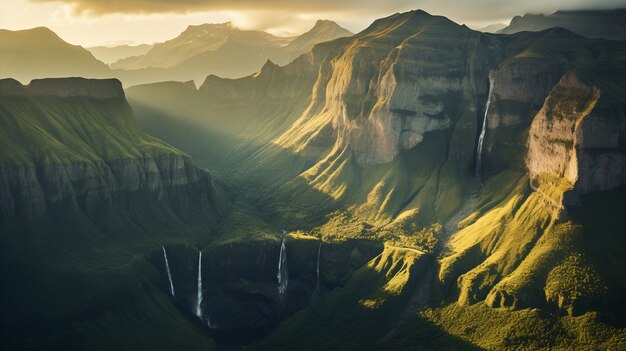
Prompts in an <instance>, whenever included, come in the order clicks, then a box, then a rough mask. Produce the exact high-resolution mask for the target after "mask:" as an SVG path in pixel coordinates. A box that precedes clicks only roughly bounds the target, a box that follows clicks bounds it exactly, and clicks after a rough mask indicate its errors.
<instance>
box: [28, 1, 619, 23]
mask: <svg viewBox="0 0 626 351" xmlns="http://www.w3.org/2000/svg"><path fill="white" fill-rule="evenodd" d="M30 1H31V2H37V3H50V2H55V3H59V2H61V3H65V4H68V5H71V8H72V11H73V13H74V14H76V15H89V16H101V15H107V14H141V15H145V14H165V13H178V14H187V13H197V12H208V11H245V12H257V13H264V14H266V13H268V12H272V11H275V12H276V14H277V15H278V16H277V19H276V21H275V23H274V25H279V23H278V19H280V18H284V16H283V14H285V13H292V14H293V15H294V17H295V15H305V14H310V13H326V14H332V13H342V14H344V16H342V17H344V18H349V17H350V16H347V15H346V14H349V15H351V16H352V17H368V19H369V18H377V17H383V16H386V15H389V14H391V13H394V12H402V11H407V10H410V9H424V10H426V11H427V12H430V13H431V14H438V15H444V16H447V17H449V18H451V19H453V20H455V21H457V22H462V23H463V22H481V21H491V20H502V19H506V18H511V17H513V16H515V15H521V14H524V13H529V12H530V13H550V12H553V11H556V10H574V9H610V8H619V7H624V3H623V0H594V1H591V0H526V1H519V0H474V1H467V0H448V1H445V2H443V1H440V0H384V1H383V0H30ZM279 14H280V15H279Z"/></svg>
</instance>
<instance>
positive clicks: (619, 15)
mask: <svg viewBox="0 0 626 351" xmlns="http://www.w3.org/2000/svg"><path fill="white" fill-rule="evenodd" d="M624 23H626V9H624V10H609V11H556V12H554V13H552V14H550V15H543V14H538V15H536V14H525V15H524V16H515V17H513V19H512V20H511V23H510V24H509V25H508V26H507V27H506V28H503V29H501V30H499V31H498V33H502V34H513V33H518V32H523V31H531V32H538V31H542V30H545V29H548V28H553V27H561V28H565V29H567V30H570V31H572V32H574V33H576V34H580V35H582V36H585V37H588V38H604V39H611V40H624V39H626V26H625V25H624Z"/></svg>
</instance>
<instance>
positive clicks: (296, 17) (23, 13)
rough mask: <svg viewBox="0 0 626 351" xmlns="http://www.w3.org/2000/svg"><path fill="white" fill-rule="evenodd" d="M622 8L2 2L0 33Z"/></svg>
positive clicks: (161, 37) (95, 34)
mask: <svg viewBox="0 0 626 351" xmlns="http://www.w3.org/2000/svg"><path fill="white" fill-rule="evenodd" d="M614 8H626V0H525V1H519V0H473V1H468V0H447V1H441V0H0V28H1V29H10V30H19V29H27V28H33V27H40V26H45V27H48V28H50V29H52V30H53V31H55V32H56V33H57V34H58V35H59V36H61V37H62V38H63V39H64V40H66V41H68V42H70V43H72V44H78V45H83V46H94V45H119V44H141V43H154V42H162V41H165V40H168V39H171V38H173V37H175V36H177V35H178V34H179V33H180V32H182V31H183V30H184V29H185V28H187V26H189V25H197V24H202V23H222V22H227V21H230V22H232V23H234V24H235V25H237V26H238V27H240V28H243V29H259V30H265V31H268V32H270V33H272V34H275V35H281V36H292V35H298V34H301V33H303V32H305V31H306V30H308V29H309V28H311V27H312V26H313V24H314V23H315V21H316V20H317V19H330V20H334V21H336V22H337V23H339V24H340V25H341V26H343V27H345V28H348V29H349V30H351V31H353V32H359V31H361V30H363V29H364V28H365V27H367V26H368V25H369V24H370V23H371V22H372V21H374V20H375V19H377V18H381V17H385V16H388V15H391V14H393V13H396V12H403V11H408V10H413V9H423V10H425V11H427V12H429V13H431V14H434V15H443V16H446V17H448V18H450V19H452V20H453V21H455V22H458V23H463V24H467V25H468V26H469V27H471V28H475V29H478V28H481V27H484V26H487V25H489V24H493V23H507V24H508V22H509V21H510V20H511V18H512V17H513V16H515V15H522V14H524V13H545V14H549V13H552V12H554V11H556V10H577V9H614Z"/></svg>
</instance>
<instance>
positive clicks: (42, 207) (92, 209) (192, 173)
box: [0, 154, 215, 219]
mask: <svg viewBox="0 0 626 351" xmlns="http://www.w3.org/2000/svg"><path fill="white" fill-rule="evenodd" d="M132 193H145V194H148V195H150V196H151V197H152V198H153V200H155V201H166V202H172V203H184V202H186V201H191V202H195V201H197V205H199V206H201V207H204V209H205V210H210V209H211V207H212V205H211V202H212V200H213V197H214V196H215V186H214V184H213V181H212V179H211V177H210V176H209V175H208V173H206V172H204V171H202V170H200V169H199V168H197V166H195V165H194V164H193V162H192V161H191V159H190V158H189V157H185V156H182V155H174V154H172V155H163V156H161V157H157V158H152V157H146V158H142V159H129V160H111V161H106V162H105V161H98V162H85V163H70V164H59V165H20V166H4V167H1V168H0V206H1V211H2V216H3V218H5V219H8V218H14V217H20V218H25V219H34V218H38V217H41V216H44V215H45V214H46V213H47V212H48V211H49V210H51V209H54V208H57V207H61V208H67V207H68V206H69V208H71V209H74V210H83V211H85V212H86V213H87V214H90V215H96V214H97V212H98V210H100V209H102V208H103V207H104V208H111V207H112V206H113V204H114V202H115V201H120V200H121V201H124V199H125V198H126V196H127V195H129V194H132ZM185 197H189V198H188V199H185Z"/></svg>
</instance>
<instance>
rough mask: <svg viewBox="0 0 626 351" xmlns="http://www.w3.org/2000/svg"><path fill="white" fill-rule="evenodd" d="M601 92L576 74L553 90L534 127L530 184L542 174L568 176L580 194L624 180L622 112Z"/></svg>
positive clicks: (529, 157)
mask: <svg viewBox="0 0 626 351" xmlns="http://www.w3.org/2000/svg"><path fill="white" fill-rule="evenodd" d="M603 95H604V94H603V92H602V88H599V87H597V86H593V85H588V84H585V83H583V82H581V81H580V80H579V79H578V78H577V76H576V74H575V73H573V72H572V73H569V74H567V75H565V76H564V77H563V78H562V79H561V80H560V81H559V83H558V84H557V85H556V86H555V87H554V88H553V89H552V91H551V92H550V94H549V95H548V97H547V98H546V101H545V103H544V105H543V107H542V108H541V110H540V111H539V113H538V114H537V116H536V117H535V119H534V120H533V123H532V125H531V129H530V136H529V142H528V155H527V158H526V160H527V161H526V164H527V167H528V172H529V175H530V177H531V182H532V181H534V182H536V183H538V182H539V178H541V176H542V175H544V176H545V175H547V176H555V177H557V178H564V179H566V180H567V181H568V182H569V183H570V184H572V186H573V188H574V190H575V192H576V193H579V194H586V193H589V192H592V191H605V190H610V189H614V188H617V187H620V186H622V185H625V184H626V176H625V174H626V173H625V170H626V168H624V167H625V165H626V153H624V145H623V140H624V133H625V125H626V119H624V110H623V109H622V106H620V104H615V102H614V101H611V99H610V98H605V97H603ZM570 201H575V199H574V198H571V199H570Z"/></svg>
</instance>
